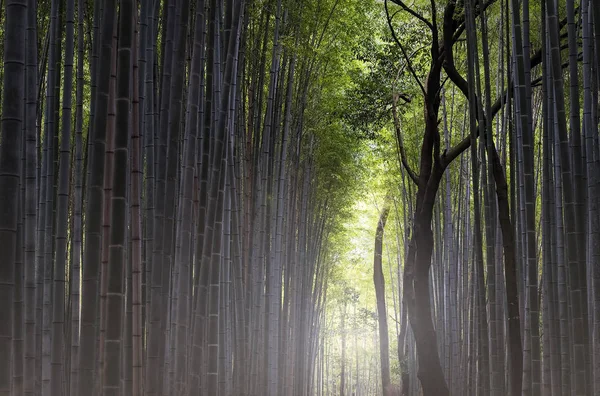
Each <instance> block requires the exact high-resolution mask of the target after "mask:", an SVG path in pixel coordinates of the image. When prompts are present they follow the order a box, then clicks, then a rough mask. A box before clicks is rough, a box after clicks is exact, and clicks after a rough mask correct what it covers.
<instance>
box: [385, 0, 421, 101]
mask: <svg viewBox="0 0 600 396" xmlns="http://www.w3.org/2000/svg"><path fill="white" fill-rule="evenodd" d="M392 1H394V2H395V1H396V0H392ZM384 6H385V15H386V17H387V23H388V26H389V28H390V31H391V32H392V37H393V38H394V41H395V42H396V44H397V45H398V47H400V50H401V51H402V55H403V56H404V59H405V60H406V66H407V67H408V70H410V73H411V74H412V75H413V77H414V79H415V81H417V83H418V84H419V87H420V88H421V92H423V96H427V94H426V92H425V87H423V83H421V80H420V79H419V77H418V76H417V73H416V72H415V69H414V68H413V66H412V62H411V61H410V57H409V56H408V54H407V53H406V50H405V49H404V46H403V45H402V43H401V42H400V40H399V39H398V36H396V31H395V30H394V26H393V25H392V19H391V18H390V12H389V9H388V5H387V0H385V1H384Z"/></svg>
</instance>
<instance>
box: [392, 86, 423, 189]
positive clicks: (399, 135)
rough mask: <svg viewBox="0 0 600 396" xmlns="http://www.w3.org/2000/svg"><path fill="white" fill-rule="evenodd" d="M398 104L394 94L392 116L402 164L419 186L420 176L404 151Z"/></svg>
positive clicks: (396, 95)
mask: <svg viewBox="0 0 600 396" xmlns="http://www.w3.org/2000/svg"><path fill="white" fill-rule="evenodd" d="M397 103H398V94H394V98H393V102H392V114H393V115H394V130H395V131H396V142H397V143H398V151H399V153H400V162H401V163H402V165H403V166H404V169H406V172H407V173H408V176H410V178H411V180H412V181H413V182H414V183H415V184H416V185H419V176H418V175H417V174H416V173H415V172H414V171H413V170H412V168H411V167H410V164H409V163H408V159H407V158H406V151H405V150H404V142H403V141H402V131H401V129H400V118H399V117H398V111H397V109H396V104H397Z"/></svg>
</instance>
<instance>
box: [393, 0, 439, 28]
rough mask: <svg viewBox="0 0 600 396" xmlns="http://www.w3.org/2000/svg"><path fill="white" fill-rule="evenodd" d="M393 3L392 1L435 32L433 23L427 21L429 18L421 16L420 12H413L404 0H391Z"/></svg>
mask: <svg viewBox="0 0 600 396" xmlns="http://www.w3.org/2000/svg"><path fill="white" fill-rule="evenodd" d="M391 1H392V3H394V4H396V5H399V6H400V7H402V9H403V10H404V11H406V12H408V13H409V14H410V15H412V16H414V17H415V18H417V19H418V20H420V21H421V22H423V23H424V24H425V25H427V27H428V28H429V29H431V30H432V31H433V25H432V24H431V22H429V21H428V20H427V18H425V17H424V16H423V15H421V14H419V13H418V12H416V11H415V10H413V9H412V8H410V7H409V6H407V5H406V4H404V2H403V1H402V0H391Z"/></svg>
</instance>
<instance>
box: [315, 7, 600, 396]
mask: <svg viewBox="0 0 600 396" xmlns="http://www.w3.org/2000/svg"><path fill="white" fill-rule="evenodd" d="M383 3H384V4H383V5H382V7H383V8H384V16H383V17H384V18H385V20H386V23H387V34H388V37H391V38H390V39H389V40H390V41H391V42H392V43H393V44H394V46H395V50H396V53H394V52H393V51H391V50H388V49H382V50H380V52H379V53H377V54H371V55H370V56H368V57H367V58H368V59H369V62H370V64H371V72H370V73H371V75H370V76H368V77H367V78H365V81H364V82H363V87H362V88H360V89H359V90H357V91H356V92H359V93H361V94H362V95H365V96H366V97H367V98H368V99H367V100H373V98H375V97H376V98H378V99H379V100H381V103H383V106H384V110H379V109H375V108H374V107H371V108H370V111H362V112H359V114H360V115H361V116H362V117H363V118H367V119H368V121H367V122H365V121H361V122H356V124H357V125H359V126H361V125H362V126H364V124H369V122H370V123H371V127H372V128H379V127H381V124H378V122H379V120H378V117H379V113H378V111H381V112H384V114H385V116H386V117H387V119H388V120H391V121H388V123H390V124H391V127H390V128H389V129H391V131H390V132H389V133H388V135H387V136H388V138H387V140H385V139H384V140H383V142H384V143H380V144H382V145H385V144H387V145H388V146H393V150H391V151H389V152H388V153H387V154H384V156H385V155H387V158H388V162H390V161H391V162H395V165H394V166H392V165H389V164H388V165H387V166H386V167H384V168H383V169H384V171H385V172H387V173H394V174H395V176H392V177H388V178H387V179H386V180H388V181H387V182H385V183H384V186H383V187H379V188H380V190H382V192H381V197H380V199H379V200H378V201H377V200H376V201H377V202H378V206H377V211H378V212H379V215H378V217H379V220H378V221H377V223H376V224H375V223H373V226H372V227H373V229H372V231H371V232H372V234H371V235H373V236H374V240H375V247H374V252H373V253H374V256H372V257H374V259H373V258H372V259H371V260H372V263H373V264H372V268H373V280H372V282H373V283H374V286H375V289H376V294H377V296H376V306H375V303H371V306H372V307H371V312H373V315H374V316H375V317H376V318H377V327H378V328H379V333H378V335H375V336H374V338H375V342H374V343H373V347H375V345H377V348H378V349H380V352H379V353H378V359H377V360H376V361H375V363H369V362H365V361H364V360H363V359H360V358H359V357H358V356H357V357H356V358H353V354H354V353H353V351H346V349H347V348H348V345H352V348H354V349H355V351H357V350H359V349H360V346H359V344H360V342H359V341H357V340H356V338H354V340H353V339H352V338H349V337H348V334H351V333H352V332H356V329H357V328H359V329H360V328H364V327H361V325H360V324H359V325H357V324H356V321H357V315H356V314H355V313H354V314H348V313H346V312H347V311H349V312H352V311H351V309H353V310H354V311H355V310H356V306H357V305H358V304H357V298H356V297H355V296H354V295H353V293H354V292H355V289H353V288H351V287H350V288H347V289H345V290H346V292H345V293H346V294H345V295H344V296H342V297H339V298H340V300H342V301H343V304H344V305H343V307H344V309H343V312H344V313H332V314H331V317H332V318H333V319H331V321H330V324H329V331H330V333H329V334H328V335H326V336H325V337H328V338H329V340H330V341H329V343H330V344H334V343H335V338H336V337H339V334H340V333H341V337H342V340H343V341H342V342H341V345H342V347H341V348H342V350H343V352H341V355H342V356H344V357H343V358H342V362H341V363H340V364H335V363H334V362H332V361H331V359H330V358H328V357H327V356H326V354H325V353H323V354H322V359H321V360H320V361H319V364H321V365H323V367H325V368H326V369H331V368H333V369H334V374H329V375H330V376H331V375H342V376H345V377H346V378H344V379H343V380H342V381H340V382H339V384H338V383H337V382H336V381H331V380H330V378H331V377H330V376H329V377H327V376H325V377H323V378H321V379H320V380H321V383H322V385H323V386H324V387H325V389H326V390H325V391H323V392H322V393H320V394H336V393H335V392H336V391H335V389H339V393H340V394H342V395H346V394H353V392H356V394H364V395H367V394H373V392H376V393H375V394H381V392H383V393H384V394H386V395H396V394H402V395H419V394H422V395H507V394H509V395H581V396H584V395H596V394H598V392H600V371H599V370H600V354H599V349H598V348H599V347H600V338H599V337H600V315H599V312H598V296H600V284H599V283H598V280H600V264H599V262H598V246H600V245H599V242H600V241H599V240H598V220H599V217H598V216H599V213H598V200H599V199H600V196H599V195H598V193H599V192H600V191H599V190H598V186H599V184H598V182H599V180H598V175H600V173H599V170H600V169H599V168H598V166H599V164H600V162H599V161H600V157H599V155H598V154H599V151H598V148H599V146H598V143H599V142H598V121H599V118H598V82H599V81H600V79H599V77H600V74H599V71H600V62H599V60H600V57H599V56H598V55H599V54H600V45H599V44H600V41H599V40H600V34H599V33H600V9H599V7H597V5H596V4H595V3H594V2H590V1H586V0H583V1H576V2H572V1H566V2H563V1H554V0H542V1H536V2H529V1H527V0H525V1H489V2H485V1H483V2H482V1H476V0H475V1H469V0H467V1H453V0H450V1H444V2H436V1H432V2H415V3H411V4H408V3H405V2H403V1H402V0H389V1H384V2H383ZM420 53H421V54H420ZM390 69H391V71H390ZM373 86H375V87H379V88H380V90H381V91H383V93H381V92H377V89H376V88H375V89H373ZM359 118H360V117H359ZM355 121H356V119H355ZM373 125H375V126H373ZM383 128H384V129H385V125H384V126H383ZM383 134H384V135H385V132H384V133H383ZM390 181H391V182H390ZM384 196H385V198H383V197H384ZM388 214H389V215H390V217H393V220H392V221H390V220H387V218H388ZM386 220H387V224H388V226H387V228H391V229H390V230H388V231H387V232H386V235H388V236H387V237H384V236H383V229H384V228H385V227H386ZM382 238H384V243H383V244H382V240H381V239H382ZM371 243H372V242H371ZM382 256H383V257H386V256H387V262H388V264H387V265H388V268H386V267H383V268H382ZM388 269H389V272H388ZM384 274H385V278H387V279H388V281H391V284H389V285H388V286H391V289H392V290H391V296H390V295H388V299H390V300H392V301H393V310H391V313H390V314H387V313H386V306H385V297H384V296H385V293H386V290H389V289H386V288H385V280H384V276H383V275H384ZM388 293H389V292H388ZM390 297H391V298H390ZM347 306H348V310H347ZM349 307H352V308H349ZM375 312H376V313H375ZM339 316H343V317H346V316H348V317H349V318H344V320H342V319H339ZM388 316H391V317H392V318H394V321H395V323H396V325H395V331H394V330H393V329H392V331H391V334H393V335H395V337H392V340H393V342H392V343H391V345H390V341H389V340H388V335H389V334H390V331H388V330H386V329H388V323H387V322H388ZM336 318H338V319H336ZM348 319H350V320H351V321H352V322H354V324H353V325H352V326H348V325H347V324H346V323H347V321H348ZM336 320H337V322H336ZM357 326H358V327H357ZM363 326H365V325H363ZM367 327H368V326H367ZM390 327H392V328H393V327H394V326H393V325H392V326H390ZM349 328H350V330H349ZM382 329H383V330H382ZM336 332H337V334H336ZM332 334H333V335H332ZM373 334H374V333H373ZM354 337H356V336H354ZM392 346H394V347H395V348H397V357H390V356H392V355H391V354H390V351H389V349H390V348H391V347H392ZM325 347H326V348H327V344H326V346H325ZM357 348H358V349H357ZM334 349H335V347H331V346H329V350H330V351H332V350H334ZM361 350H364V349H361ZM390 360H391V361H392V363H393V361H394V360H396V361H397V362H398V364H395V365H394V364H390ZM340 366H341V369H340ZM392 366H394V367H396V370H395V372H392V375H391V374H390V370H391V367H392ZM338 370H340V371H338ZM348 371H350V374H348ZM339 373H341V374H339ZM372 375H376V376H377V380H376V381H373V380H372V379H371V376H372ZM395 382H397V383H398V384H399V385H394V383H395ZM331 388H333V389H334V390H333V393H331V392H332V391H331ZM386 392H387V393H386Z"/></svg>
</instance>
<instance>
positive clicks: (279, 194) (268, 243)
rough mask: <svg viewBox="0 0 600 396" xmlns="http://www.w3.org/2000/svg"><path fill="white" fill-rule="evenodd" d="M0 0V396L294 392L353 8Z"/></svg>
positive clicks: (328, 229)
mask: <svg viewBox="0 0 600 396" xmlns="http://www.w3.org/2000/svg"><path fill="white" fill-rule="evenodd" d="M3 3H4V5H3V14H2V15H1V16H0V19H2V21H3V26H4V28H3V38H4V46H3V48H2V51H3V57H4V68H3V70H2V76H3V83H2V99H3V102H2V115H3V117H2V138H1V143H0V146H1V150H2V155H1V159H0V161H1V162H2V165H0V169H1V170H0V191H1V196H2V198H1V200H2V201H1V202H0V206H1V207H2V210H1V212H2V215H1V216H0V217H1V220H0V246H1V247H0V251H1V252H2V256H3V259H2V265H1V267H2V271H0V272H1V275H0V296H1V297H0V298H1V301H2V306H3V307H2V309H1V312H2V313H1V314H0V361H1V362H0V394H1V395H218V394H221V395H226V394H228V395H232V394H237V395H241V394H248V395H250V394H252V395H258V394H261V395H279V394H284V393H286V394H297V395H305V394H308V393H309V391H310V390H311V387H310V386H309V385H308V384H310V383H311V378H312V377H313V375H314V370H313V367H314V365H313V364H312V362H313V361H314V359H315V348H316V342H317V340H318V337H317V335H318V332H319V323H320V317H321V308H320V307H321V305H322V303H323V301H324V299H325V294H326V291H325V290H326V287H325V280H326V274H327V271H328V266H327V245H328V235H329V234H331V233H332V227H333V226H334V224H335V219H336V217H337V216H338V212H339V211H340V210H341V208H342V207H343V206H344V205H345V199H346V198H345V197H344V195H343V191H344V187H343V185H342V183H341V182H340V181H338V180H336V179H335V177H336V176H339V175H340V174H343V171H332V170H331V169H330V168H331V166H333V165H331V163H330V162H327V161H325V160H324V159H326V157H325V156H324V150H327V149H328V148H327V147H328V146H327V144H324V143H323V144H322V143H321V140H323V139H325V140H326V141H330V142H331V141H332V138H331V137H330V136H329V137H327V136H325V137H323V131H324V130H325V128H326V127H327V125H328V124H329V123H332V122H333V120H332V119H331V117H329V116H328V112H329V111H330V110H331V109H328V108H325V107H323V106H321V105H320V104H319V101H318V99H315V98H318V97H320V96H321V91H322V89H323V88H322V87H323V86H326V85H327V84H330V83H331V80H332V79H333V78H334V76H335V73H336V69H335V67H337V65H338V64H339V59H338V58H339V57H338V58H336V57H335V56H329V55H328V53H327V51H326V48H327V47H336V46H339V45H340V43H341V42H343V40H345V37H344V36H342V35H334V34H333V33H332V31H333V30H334V29H336V26H338V27H339V25H340V23H341V18H342V17H343V15H344V14H346V13H347V12H348V10H354V8H350V7H355V6H356V7H357V3H356V2H347V3H348V4H344V5H343V7H344V8H345V10H346V11H344V10H343V9H342V4H341V3H340V2H339V1H335V2H333V1H332V2H322V1H313V2H303V3H302V4H300V3H299V4H294V3H292V2H283V1H281V0H277V1H266V2H263V1H252V2H247V1H244V0H241V1H240V0H232V1H217V0H199V1H196V0H194V1H190V0H177V1H175V0H174V1H163V2H161V1H150V0H148V1H143V2H136V1H133V0H131V1H128V0H125V1H118V2H117V1H115V0H106V1H93V2H91V1H84V0H78V1H75V0H68V1H61V0H52V1H39V2H38V1H36V0H25V1H20V0H16V1H13V0H9V1H5V2H3ZM337 7H339V9H338V10H337V11H336V8H337ZM353 12H356V13H360V12H361V10H360V7H358V8H356V10H354V11H353ZM344 23H345V24H346V27H347V29H348V34H350V35H351V34H353V33H352V32H353V30H352V29H356V26H358V25H356V26H355V27H352V26H350V25H349V24H348V23H347V22H344ZM330 107H331V106H330ZM339 136H340V137H339V139H341V138H342V135H341V134H339ZM339 139H338V140H339ZM331 144H332V143H330V146H331ZM338 144H339V143H338ZM350 148H351V147H349V148H348V149H346V150H350ZM329 149H331V147H329ZM343 150H344V148H343V147H342V151H343ZM348 161H351V157H350V156H348V155H347V156H345V157H344V156H340V157H339V159H338V160H337V163H336V165H335V166H337V167H339V168H341V169H343V168H344V167H346V166H350V165H351V164H348V163H347V162H348ZM328 168H329V169H328Z"/></svg>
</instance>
